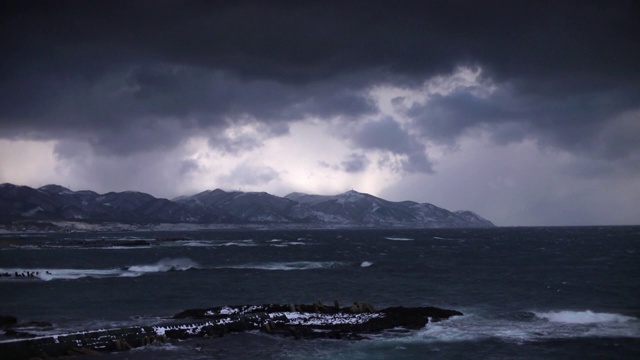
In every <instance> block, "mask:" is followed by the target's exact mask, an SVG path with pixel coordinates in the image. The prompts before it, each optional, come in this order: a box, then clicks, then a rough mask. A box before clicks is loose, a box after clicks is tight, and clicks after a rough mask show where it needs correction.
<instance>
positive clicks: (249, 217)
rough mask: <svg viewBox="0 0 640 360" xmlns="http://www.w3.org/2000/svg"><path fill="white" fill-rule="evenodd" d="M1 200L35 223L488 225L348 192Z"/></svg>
mask: <svg viewBox="0 0 640 360" xmlns="http://www.w3.org/2000/svg"><path fill="white" fill-rule="evenodd" d="M51 194H62V195H64V196H51ZM0 199H2V200H3V204H2V206H3V207H2V208H0V210H1V211H0V221H7V220H9V221H14V220H25V219H29V220H32V219H37V220H38V221H52V220H73V221H91V222H96V221H104V222H118V221H120V222H122V221H124V222H129V223H199V224H214V223H215V224H252V223H253V224H258V223H259V224H298V225H297V226H300V225H308V226H311V227H314V226H320V227H326V226H328V227H333V226H340V227H345V226H346V227H349V226H353V227H361V226H366V227H410V228H435V227H492V226H495V225H493V224H492V223H491V222H490V221H488V220H486V219H484V218H482V217H481V216H479V215H477V214H475V213H473V212H471V211H458V212H455V213H454V212H451V211H449V210H446V209H442V208H439V207H437V206H435V205H432V204H428V203H423V204H418V203H415V202H411V201H402V202H392V201H387V200H384V199H381V198H378V197H376V196H373V195H370V194H367V193H361V192H358V191H356V190H353V189H352V190H349V191H346V192H344V193H342V194H338V195H311V194H304V193H291V194H289V195H287V196H286V197H284V198H282V197H279V196H275V195H271V194H268V193H266V192H241V191H231V192H226V191H223V190H220V189H215V190H207V191H203V192H200V193H198V194H195V195H192V196H189V197H179V198H176V199H174V200H173V201H170V200H166V199H158V198H155V197H153V196H152V195H149V194H145V193H141V192H134V191H123V192H119V193H115V192H110V193H106V194H102V195H99V194H97V193H94V192H91V191H77V192H74V191H71V190H69V189H68V188H65V187H63V186H60V185H46V186H43V187H41V188H39V189H33V188H30V187H28V186H18V187H16V186H15V185H11V184H3V185H1V186H0ZM38 209H40V210H38ZM41 209H46V211H43V210H41Z"/></svg>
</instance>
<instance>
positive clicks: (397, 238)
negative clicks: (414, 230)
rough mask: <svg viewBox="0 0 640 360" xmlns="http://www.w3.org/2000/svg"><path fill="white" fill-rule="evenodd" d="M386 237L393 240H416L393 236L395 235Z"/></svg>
mask: <svg viewBox="0 0 640 360" xmlns="http://www.w3.org/2000/svg"><path fill="white" fill-rule="evenodd" d="M385 239H387V240H392V241H412V240H414V239H412V238H403V237H393V236H389V237H385Z"/></svg>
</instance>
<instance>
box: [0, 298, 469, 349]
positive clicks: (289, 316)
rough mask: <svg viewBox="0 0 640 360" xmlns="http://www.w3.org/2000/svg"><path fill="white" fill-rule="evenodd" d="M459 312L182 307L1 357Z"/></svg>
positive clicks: (343, 328)
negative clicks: (148, 320) (168, 316)
mask: <svg viewBox="0 0 640 360" xmlns="http://www.w3.org/2000/svg"><path fill="white" fill-rule="evenodd" d="M457 315H462V313H461V312H459V311H455V310H446V309H439V308H435V307H412V308H405V307H390V308H386V309H382V310H376V309H375V308H374V307H373V306H372V305H370V304H367V303H358V302H356V303H354V304H353V305H352V306H348V307H342V308H341V307H340V306H339V305H338V304H337V303H334V304H333V305H331V306H328V305H324V304H322V303H320V302H317V303H315V304H312V305H278V304H270V305H252V306H221V307H214V308H209V309H191V310H186V311H184V312H182V313H180V314H176V315H175V316H174V317H173V321H171V322H167V323H166V324H162V325H154V326H135V327H126V328H119V329H110V330H96V331H86V332H79V333H73V334H61V335H54V336H44V337H34V338H30V339H24V338H19V339H18V338H16V339H12V340H7V341H3V342H0V354H2V358H3V359H7V360H8V359H29V358H37V357H40V358H48V357H56V356H67V355H81V354H92V353H96V352H113V351H125V350H129V349H132V348H135V347H140V346H145V345H149V344H153V343H155V342H157V341H161V342H165V341H170V340H172V339H188V338H193V337H199V338H210V337H219V336H224V335H225V334H227V333H231V332H244V331H251V330H261V331H264V332H266V333H269V334H273V335H274V336H287V337H291V338H295V339H317V338H329V339H348V340H360V339H365V338H366V336H367V335H368V334H374V333H379V332H382V331H384V330H388V329H394V328H405V329H420V328H423V327H424V326H426V325H427V324H428V323H429V322H436V321H440V320H444V319H448V318H450V317H452V316H457Z"/></svg>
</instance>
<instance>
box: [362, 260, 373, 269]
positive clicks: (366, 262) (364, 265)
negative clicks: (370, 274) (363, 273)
mask: <svg viewBox="0 0 640 360" xmlns="http://www.w3.org/2000/svg"><path fill="white" fill-rule="evenodd" d="M371 265H373V263H372V262H371V261H363V262H362V263H361V264H360V267H363V268H365V267H369V266H371Z"/></svg>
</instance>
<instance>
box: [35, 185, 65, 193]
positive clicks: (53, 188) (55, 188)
mask: <svg viewBox="0 0 640 360" xmlns="http://www.w3.org/2000/svg"><path fill="white" fill-rule="evenodd" d="M38 190H40V191H44V192H48V193H54V194H61V195H62V194H66V195H69V194H73V191H71V189H69V188H66V187H64V186H61V185H56V184H48V185H45V186H41V187H40V188H38Z"/></svg>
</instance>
